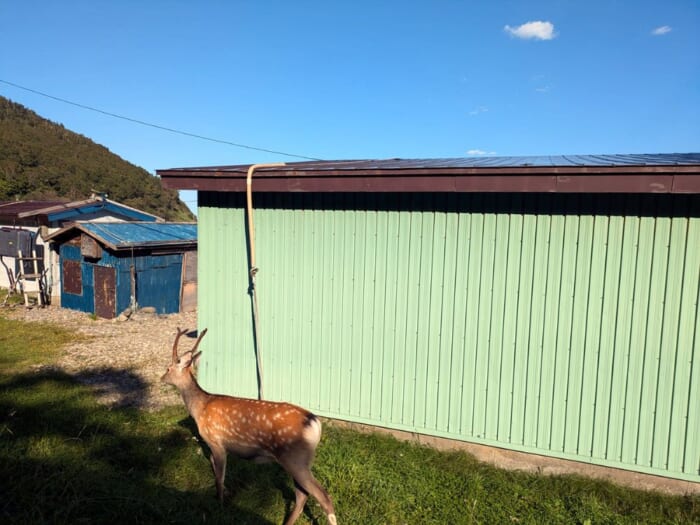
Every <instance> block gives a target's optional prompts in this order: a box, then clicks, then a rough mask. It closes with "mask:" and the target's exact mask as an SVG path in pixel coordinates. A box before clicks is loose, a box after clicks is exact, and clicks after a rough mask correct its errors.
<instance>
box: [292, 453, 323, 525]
mask: <svg viewBox="0 0 700 525" xmlns="http://www.w3.org/2000/svg"><path fill="white" fill-rule="evenodd" d="M280 463H281V464H282V466H283V467H284V469H285V470H286V471H287V472H289V474H291V476H292V477H293V478H294V483H295V485H299V487H300V488H301V489H303V490H304V492H306V493H307V494H311V495H312V496H313V497H314V499H315V500H316V501H318V504H319V505H321V508H322V509H323V511H324V512H325V513H326V516H328V523H330V524H331V525H336V523H337V522H336V518H335V508H334V507H333V501H331V497H330V496H329V495H328V492H326V489H324V488H323V487H322V486H321V484H320V483H319V482H318V481H317V480H316V478H314V476H313V474H311V470H310V469H309V467H310V465H309V463H308V462H305V461H299V460H296V461H295V460H294V459H291V460H289V459H288V460H283V461H281V462H280ZM296 510H297V508H296V507H295V508H294V512H293V513H292V515H294V513H295V512H296ZM295 519H296V518H295ZM288 523H293V522H288Z"/></svg>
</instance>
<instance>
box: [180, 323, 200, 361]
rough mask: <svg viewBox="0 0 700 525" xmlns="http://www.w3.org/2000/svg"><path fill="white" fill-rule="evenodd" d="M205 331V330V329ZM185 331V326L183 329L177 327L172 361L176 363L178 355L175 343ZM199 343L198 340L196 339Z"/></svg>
mask: <svg viewBox="0 0 700 525" xmlns="http://www.w3.org/2000/svg"><path fill="white" fill-rule="evenodd" d="M205 331H206V330H205ZM186 333H187V328H185V329H184V330H180V327H179V326H178V327H177V335H176V336H175V342H174V343H173V363H177V360H178V356H177V343H178V342H179V341H180V338H181V337H182V336H183V335H185V334H186ZM197 343H199V341H197Z"/></svg>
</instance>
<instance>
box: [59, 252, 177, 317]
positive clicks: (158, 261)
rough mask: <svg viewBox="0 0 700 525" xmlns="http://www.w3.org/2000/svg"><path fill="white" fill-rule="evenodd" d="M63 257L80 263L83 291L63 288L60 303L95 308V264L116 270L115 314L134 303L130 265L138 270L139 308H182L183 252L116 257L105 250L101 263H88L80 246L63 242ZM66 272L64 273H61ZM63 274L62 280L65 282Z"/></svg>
mask: <svg viewBox="0 0 700 525" xmlns="http://www.w3.org/2000/svg"><path fill="white" fill-rule="evenodd" d="M60 253H61V258H63V259H66V260H75V261H77V262H79V263H80V266H81V276H82V293H81V294H80V295H76V294H71V293H67V292H66V291H65V290H62V294H61V305H62V306H63V307H65V308H71V309H73V310H80V311H83V312H94V311H95V287H94V283H95V278H94V267H95V266H104V267H110V268H115V270H116V297H115V305H116V314H117V315H118V314H119V313H121V312H123V311H124V310H126V309H127V308H128V307H129V305H130V304H131V265H132V264H133V265H134V268H135V270H136V285H137V290H136V300H137V302H138V304H139V306H140V307H145V306H152V307H154V308H155V309H156V312H157V313H159V314H171V313H176V312H179V311H180V291H181V282H182V259H183V256H182V254H181V253H174V254H169V255H136V256H134V257H130V256H124V257H119V256H116V255H114V254H112V253H110V252H108V251H107V250H104V251H103V252H102V256H101V258H100V260H99V264H93V263H88V262H85V260H84V259H83V257H82V256H81V253H80V247H77V246H71V245H68V244H63V245H61V248H60ZM61 273H63V272H61ZM63 279H64V278H63V275H61V282H64V280H63Z"/></svg>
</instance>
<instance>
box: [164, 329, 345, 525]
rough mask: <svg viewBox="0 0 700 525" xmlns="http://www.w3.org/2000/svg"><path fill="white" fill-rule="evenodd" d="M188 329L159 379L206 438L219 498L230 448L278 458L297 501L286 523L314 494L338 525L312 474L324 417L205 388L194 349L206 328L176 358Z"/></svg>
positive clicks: (240, 453) (239, 452)
mask: <svg viewBox="0 0 700 525" xmlns="http://www.w3.org/2000/svg"><path fill="white" fill-rule="evenodd" d="M186 332H187V330H180V329H178V332H177V336H176V337H175V342H174V344H173V354H172V363H171V364H170V366H169V367H168V370H167V371H166V372H165V374H164V375H163V377H162V378H161V380H162V381H163V382H165V383H169V384H171V385H174V386H175V387H176V388H177V389H178V390H179V391H180V394H181V395H182V399H183V400H184V402H185V406H186V407H187V411H188V412H189V413H190V415H191V416H192V418H193V419H194V420H195V422H196V423H197V429H198V430H199V434H200V435H201V436H202V439H204V441H205V442H206V444H207V445H208V446H209V449H210V450H211V458H210V459H211V465H212V469H213V470H214V478H215V480H216V492H217V496H218V498H219V501H223V497H224V476H225V473H226V455H227V453H228V452H230V453H233V454H235V455H237V456H239V457H242V458H245V459H253V460H262V461H264V460H274V461H276V462H277V463H279V464H280V465H281V466H282V467H283V468H284V469H285V470H286V471H287V472H288V473H289V475H290V476H292V479H293V480H294V491H295V495H296V503H295V505H294V509H293V510H292V512H291V514H290V515H289V517H288V518H287V520H286V521H285V525H291V524H292V523H294V522H295V521H296V520H297V518H298V517H299V515H300V514H301V512H302V510H303V508H304V504H305V503H306V499H307V497H308V495H309V494H311V495H312V496H313V497H314V498H315V499H316V500H317V501H318V503H319V504H320V505H321V507H322V508H323V510H324V512H325V513H326V515H327V516H328V522H329V523H330V524H331V525H336V523H337V522H336V517H335V510H334V507H333V502H332V501H331V498H330V496H329V495H328V493H327V492H326V490H325V489H324V488H323V487H322V486H321V484H320V483H319V482H318V481H317V480H316V478H314V476H313V474H312V473H311V463H312V462H313V460H314V456H315V453H316V447H317V445H318V443H319V441H320V440H321V422H320V421H319V419H318V418H317V417H316V416H315V415H313V414H312V413H311V412H309V411H308V410H305V409H303V408H301V407H298V406H296V405H292V404H289V403H277V402H273V401H258V400H256V399H246V398H240V397H231V396H224V395H217V394H210V393H208V392H206V391H204V390H203V389H202V388H201V387H200V386H199V384H198V383H197V379H196V378H195V375H194V372H193V367H196V365H197V362H198V359H199V356H200V354H201V352H196V350H197V347H198V346H199V342H200V341H201V340H202V337H204V334H205V333H206V329H205V330H203V331H202V332H201V333H200V334H199V337H198V339H197V342H196V343H195V345H194V347H193V348H192V350H189V351H187V352H185V353H184V354H183V355H182V356H179V357H178V354H177V344H178V341H179V339H180V337H181V336H182V335H183V334H185V333H186Z"/></svg>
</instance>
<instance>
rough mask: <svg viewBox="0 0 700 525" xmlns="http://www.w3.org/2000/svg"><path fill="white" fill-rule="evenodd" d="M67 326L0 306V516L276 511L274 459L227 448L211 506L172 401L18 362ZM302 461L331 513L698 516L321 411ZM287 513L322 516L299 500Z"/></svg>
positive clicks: (655, 519) (200, 453)
mask: <svg viewBox="0 0 700 525" xmlns="http://www.w3.org/2000/svg"><path fill="white" fill-rule="evenodd" d="M72 337H73V334H71V333H66V332H65V331H62V330H60V329H57V328H53V327H51V326H47V325H42V324H36V323H32V324H31V326H28V325H26V324H24V323H20V322H18V321H11V320H7V319H3V318H2V317H1V314H0V345H1V346H2V352H1V354H2V356H1V357H0V358H1V359H2V364H1V366H0V494H2V495H3V497H2V498H0V522H2V523H23V524H24V523H117V522H118V523H183V524H184V523H188V524H191V523H207V524H209V523H214V524H218V523H240V524H270V523H281V522H282V521H283V518H284V516H285V515H286V513H287V512H288V511H289V510H290V506H291V505H292V502H293V499H294V496H293V489H292V484H291V482H290V480H289V479H288V477H287V475H286V474H285V473H284V472H283V471H282V470H281V469H280V468H279V467H278V466H277V465H274V464H270V465H258V464H253V463H247V462H243V461H237V460H235V459H233V458H230V461H229V468H228V471H227V480H226V484H227V486H228V488H229V489H230V491H231V492H232V496H231V497H230V498H228V499H227V500H226V502H225V504H224V505H223V506H220V505H219V503H218V501H217V500H216V498H215V489H214V480H213V475H212V473H211V470H210V467H209V461H208V459H207V453H206V449H205V447H203V446H202V445H201V443H200V442H199V441H198V440H197V437H196V431H195V428H194V424H193V422H192V420H191V419H190V418H189V417H188V416H187V414H186V412H185V410H184V407H175V408H169V409H166V410H162V411H159V412H156V413H150V412H145V411H141V410H138V409H133V408H132V409H115V410H109V409H107V408H105V407H103V406H100V405H98V404H97V403H96V402H95V400H94V398H93V396H92V395H91V393H90V391H89V390H88V389H87V388H86V387H83V386H81V385H79V384H78V383H77V382H76V381H75V379H74V378H73V377H71V376H70V375H67V374H64V373H62V372H60V371H53V370H51V369H48V370H45V369H41V370H39V371H33V370H32V369H31V368H29V365H31V364H36V363H39V362H43V363H49V362H50V361H51V360H52V359H54V357H55V354H56V351H57V349H58V348H60V345H61V344H64V343H65V342H66V341H68V340H70V339H71V338H72ZM28 340H31V341H32V343H31V344H29V345H28V344H27V341H28ZM28 346H29V347H30V349H29V350H27V347H28ZM314 472H315V474H316V476H317V477H318V479H319V481H321V483H322V484H323V485H324V486H326V487H327V488H328V490H329V492H330V493H331V495H332V496H333V499H334V501H335V503H336V510H337V515H338V520H339V522H340V523H341V524H433V523H434V524H438V523H439V524H472V523H473V524H477V523H481V524H491V523H506V524H510V523H533V524H534V523H537V524H540V523H572V524H576V523H578V524H585V523H590V524H598V523H623V524H624V523H630V524H633V523H639V524H641V523H644V524H647V523H659V524H661V523H664V524H665V523H679V524H680V523H683V524H685V523H700V499H699V498H698V497H690V496H685V497H683V496H677V497H672V496H665V495H661V494H655V493H648V492H642V491H635V490H631V489H628V488H623V487H618V486H615V485H613V484H610V483H605V482H600V481H592V480H589V479H585V478H579V477H571V476H566V477H564V476H561V477H547V476H540V475H530V474H524V473H516V472H510V471H504V470H500V469H496V468H493V467H490V466H488V465H485V464H482V463H479V462H477V461H475V460H474V459H473V458H472V457H471V456H469V455H467V454H465V453H456V452H453V453H446V452H439V451H436V450H434V449H431V448H427V447H422V446H417V445H413V444H408V443H405V442H401V441H398V440H396V439H394V438H391V437H389V436H384V435H379V434H361V433H357V432H354V431H351V430H347V429H342V428H339V427H336V426H333V425H332V424H327V425H326V426H325V431H324V436H323V441H322V443H321V445H320V447H319V450H318V459H317V461H316V464H315V466H314ZM298 523H306V524H308V523H317V524H323V523H325V518H324V516H323V512H322V511H321V509H320V508H319V506H318V505H317V504H316V503H315V502H311V500H310V502H309V504H308V505H307V510H306V511H305V513H304V514H303V515H302V517H301V518H300V520H299V522H298Z"/></svg>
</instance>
